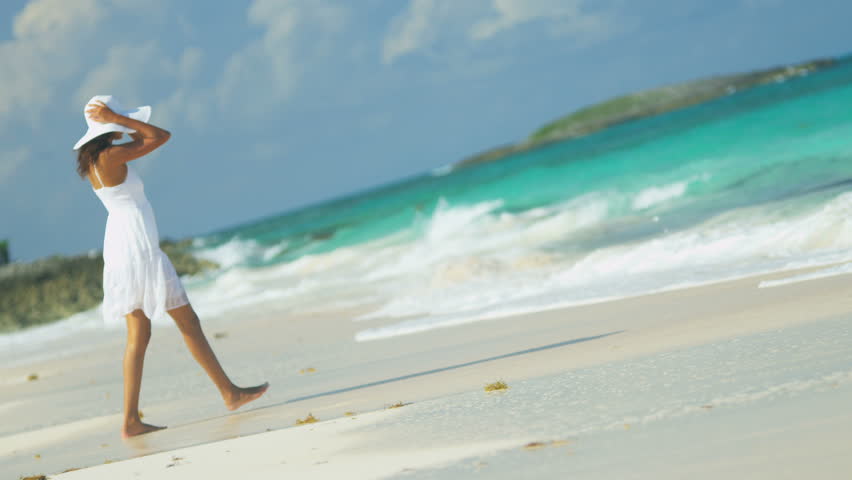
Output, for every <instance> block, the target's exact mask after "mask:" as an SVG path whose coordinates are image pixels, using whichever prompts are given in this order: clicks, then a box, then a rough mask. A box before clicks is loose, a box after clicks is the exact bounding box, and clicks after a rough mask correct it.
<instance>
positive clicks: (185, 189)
mask: <svg viewBox="0 0 852 480" xmlns="http://www.w3.org/2000/svg"><path fill="white" fill-rule="evenodd" d="M211 5H215V7H213V6H211ZM849 18H852V2H848V1H842V0H837V1H833V0H814V1H808V2H806V1H804V0H800V1H793V0H719V1H715V2H708V1H706V0H658V1H650V0H647V1H642V2H636V1H629V0H597V1H591V0H359V1H358V2H350V1H343V0H253V1H250V2H249V1H247V2H215V3H212V2H208V1H206V0H205V1H203V0H185V1H180V2H174V1H167V0H146V1H144V2H140V1H136V0H74V1H73V2H69V1H67V0H30V1H24V0H11V1H10V0H5V1H4V2H2V3H0V20H2V21H0V205H2V207H0V238H8V239H10V241H11V249H12V256H13V258H14V259H16V260H32V259H34V258H37V257H41V256H45V255H51V254H72V253H81V252H86V251H88V250H91V249H99V248H100V247H101V246H102V242H103V229H104V221H105V217H106V211H105V210H104V209H103V207H102V206H101V205H100V203H99V201H98V200H97V198H96V197H95V195H94V194H93V193H92V191H91V190H90V188H89V186H88V184H87V183H85V182H83V181H80V180H79V179H78V178H77V176H76V174H75V172H74V164H75V158H74V155H73V153H72V151H71V147H72V145H73V144H74V142H75V141H76V140H77V139H78V138H79V137H80V136H81V135H82V134H83V132H84V131H85V125H84V121H83V118H82V107H83V103H84V102H85V101H86V100H87V99H88V98H90V97H91V96H92V95H95V94H112V95H115V96H116V97H118V98H119V99H121V101H122V102H123V103H124V104H125V105H128V106H129V105H141V104H150V105H152V106H153V115H152V118H151V121H152V123H155V124H157V125H160V126H162V127H164V128H167V129H169V130H170V131H171V132H172V139H171V141H170V142H169V143H168V144H167V145H166V146H165V147H163V148H162V149H161V150H160V151H159V152H157V153H155V154H154V155H151V156H149V157H146V158H144V159H140V160H138V161H136V163H135V165H136V167H137V170H138V171H140V173H141V175H142V177H143V179H144V180H145V185H146V192H147V193H148V196H149V198H150V200H151V203H152V204H153V205H154V209H155V211H156V214H157V220H158V223H159V226H160V233H161V236H163V237H171V238H182V237H186V236H190V235H196V234H201V233H206V232H209V231H213V230H217V229H221V228H224V227H227V226H229V225H233V224H238V223H243V222H246V221H250V220H252V219H256V218H260V217H264V216H268V215H272V214H275V213H279V212H282V211H285V210H290V209H293V208H296V207H298V206H302V205H306V204H310V203H315V202H318V201H322V200H325V199H329V198H334V197H338V196H341V195H343V194H346V193H351V192H355V191H359V190H363V189H366V188H370V187H373V186H376V185H379V184H384V183H387V182H391V181H394V180H398V179H400V178H404V177H408V176H411V175H416V174H418V173H421V172H425V171H428V170H431V169H434V168H436V167H440V166H442V165H445V164H448V163H451V162H454V161H457V160H459V159H461V158H462V157H465V156H467V155H469V154H472V153H476V152H478V151H481V150H484V149H487V148H489V147H492V146H496V145H500V144H504V143H508V142H511V141H515V140H518V139H521V138H523V137H525V136H526V135H527V134H529V133H530V132H531V131H532V130H534V129H535V128H536V127H538V126H539V125H541V124H543V123H545V122H547V121H549V120H551V119H553V118H556V117H559V116H561V115H564V114H566V113H568V112H570V111H572V110H574V109H576V108H578V107H581V106H583V105H587V104H590V103H594V102H598V101H601V100H604V99H606V98H609V97H611V96H614V95H618V94H623V93H627V92H631V91H635V90H638V89H644V88H650V87H654V86H658V85H663V84H667V83H673V82H678V81H683V80H689V79H694V78H698V77H702V76H706V75H712V74H719V73H729V72H737V71H745V70H751V69H756V68H762V67H768V66H774V65H778V64H782V63H789V62H796V61H800V60H805V59H810V58H814V57H822V56H836V55H843V54H847V53H849V52H850V50H852V47H850V45H852V30H850V29H849V28H848V19H849Z"/></svg>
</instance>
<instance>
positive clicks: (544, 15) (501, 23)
mask: <svg viewBox="0 0 852 480" xmlns="http://www.w3.org/2000/svg"><path fill="white" fill-rule="evenodd" d="M491 3H492V7H493V9H494V10H495V11H496V13H497V15H496V16H493V17H489V18H486V19H483V20H480V21H478V22H476V23H475V24H474V25H472V26H471V28H470V30H469V33H470V36H471V38H473V39H474V40H486V39H489V38H491V37H493V36H494V35H497V34H498V33H500V32H503V31H506V30H510V29H512V28H514V27H517V26H519V25H522V24H525V23H529V22H533V21H537V20H541V21H546V22H547V23H548V24H549V28H550V32H551V33H552V34H553V35H554V36H559V35H569V34H593V33H595V32H597V31H599V30H600V29H603V28H604V27H605V22H604V19H603V18H602V17H600V16H598V15H595V14H591V13H584V12H583V9H582V3H583V1H582V0H492V2H491Z"/></svg>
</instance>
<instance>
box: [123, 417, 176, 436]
mask: <svg viewBox="0 0 852 480" xmlns="http://www.w3.org/2000/svg"><path fill="white" fill-rule="evenodd" d="M164 428H166V427H157V426H154V425H148V424H147V423H142V421H141V420H139V421H136V422H131V423H126V424H124V427H123V428H122V429H121V438H130V437H135V436H136V435H142V434H143V433H150V432H156V431H157V430H162V429H164Z"/></svg>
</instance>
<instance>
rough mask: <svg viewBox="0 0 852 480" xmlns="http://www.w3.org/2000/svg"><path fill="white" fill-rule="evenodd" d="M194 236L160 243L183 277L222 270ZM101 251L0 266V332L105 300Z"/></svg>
mask: <svg viewBox="0 0 852 480" xmlns="http://www.w3.org/2000/svg"><path fill="white" fill-rule="evenodd" d="M190 246H191V243H190V241H189V240H184V241H181V242H174V241H169V240H165V241H163V242H162V243H161V244H160V247H161V248H162V249H163V251H164V252H166V254H167V255H168V256H169V258H170V259H171V260H172V264H174V266H175V270H176V271H177V272H178V274H179V275H193V274H196V273H199V272H202V271H204V270H208V269H214V268H218V265H216V264H215V263H213V262H210V261H207V260H202V259H198V258H196V257H194V256H193V255H192V254H191V253H190ZM103 266H104V264H103V258H102V257H101V253H100V252H93V253H92V254H89V255H78V256H70V257H63V256H54V257H49V258H44V259H40V260H36V261H35V262H32V263H12V264H9V265H5V266H2V267H0V332H10V331H14V330H20V329H23V328H26V327H30V326H34V325H40V324H45V323H50V322H53V321H56V320H59V319H62V318H65V317H68V316H69V315H73V314H74V313H78V312H82V311H85V310H89V309H91V308H93V307H96V306H97V305H98V304H99V303H100V302H101V300H102V299H103V287H102V279H103Z"/></svg>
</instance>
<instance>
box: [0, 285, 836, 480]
mask: <svg viewBox="0 0 852 480" xmlns="http://www.w3.org/2000/svg"><path fill="white" fill-rule="evenodd" d="M791 275H793V273H791V272H788V273H780V274H773V275H763V276H759V277H752V278H747V279H742V280H736V281H730V282H725V283H720V284H716V285H709V286H703V287H695V288H689V289H683V290H677V291H671V292H666V293H659V294H654V295H647V296H642V297H636V298H632V299H623V300H617V301H611V302H606V303H601V304H596V305H588V306H582V307H575V308H567V309H561V310H553V311H548V312H540V313H534V314H527V315H523V316H518V317H510V318H504V319H499V320H491V321H483V322H478V323H473V324H469V325H464V326H458V327H453V328H446V329H439V330H434V331H430V332H424V333H419V334H415V335H410V336H403V337H397V338H393V339H390V340H377V341H369V342H355V341H354V340H353V338H354V334H355V333H356V332H357V331H359V330H362V329H363V328H364V325H359V324H355V323H353V322H351V321H350V320H349V318H351V317H352V316H353V315H355V314H356V313H357V312H340V313H339V314H335V315H330V314H323V315H315V316H309V317H295V316H288V315H287V314H286V313H280V314H278V313H275V314H271V313H267V314H265V315H264V314H258V313H257V312H244V314H245V318H241V319H239V320H234V319H231V320H229V321H224V320H216V321H211V322H209V323H208V325H207V327H206V328H207V331H208V334H209V335H210V336H212V335H213V333H215V332H227V336H225V337H224V338H220V339H218V340H215V341H213V344H214V348H215V349H216V350H217V352H218V354H219V356H220V358H221V359H222V361H223V364H224V365H225V366H226V369H227V370H228V371H229V372H231V373H232V375H233V377H234V378H235V380H236V381H238V382H239V383H241V384H251V383H255V382H259V381H262V380H269V381H270V382H271V384H272V388H271V389H270V391H269V393H268V394H267V395H266V397H265V398H263V399H262V400H260V401H258V402H257V403H256V404H254V405H250V406H249V407H248V408H247V409H246V410H245V411H241V412H237V413H233V414H227V411H226V410H225V409H224V408H223V407H222V406H221V404H220V402H219V399H218V397H217V394H216V392H215V390H214V388H213V387H212V385H210V383H209V381H208V380H207V379H206V378H205V377H204V376H202V373H201V371H200V369H199V368H198V367H197V366H196V365H195V364H194V363H193V361H192V360H191V358H190V357H189V354H188V353H187V352H186V351H185V349H184V347H183V345H182V344H181V340H180V338H179V335H178V333H177V331H176V329H174V328H161V329H157V330H155V332H154V337H153V339H152V344H151V347H150V350H149V353H148V357H147V359H146V366H145V368H146V371H145V378H144V381H143V390H142V399H141V407H142V410H143V412H144V413H145V420H146V421H149V422H151V423H154V424H165V425H169V428H168V429H167V430H164V431H161V432H156V433H153V434H150V435H146V436H143V437H139V438H137V439H133V440H130V441H127V442H122V441H121V440H120V438H119V436H118V425H119V418H120V416H119V412H120V408H121V354H122V348H123V341H122V339H121V337H120V336H112V337H107V336H104V337H98V338H97V342H98V343H97V345H94V346H92V348H91V349H89V350H85V349H84V351H82V352H78V353H74V351H72V350H71V349H73V348H74V347H75V345H77V346H79V343H78V342H82V341H85V337H82V336H78V337H69V338H68V339H67V340H64V341H63V342H64V343H62V344H61V345H59V346H53V347H52V348H66V349H69V352H71V353H69V354H67V355H64V356H62V357H60V358H46V359H43V360H36V361H34V362H29V363H27V362H25V361H21V362H17V363H16V364H14V366H12V367H8V368H6V367H4V368H3V370H2V374H0V375H2V377H0V384H2V385H3V388H2V390H0V413H2V416H3V419H4V422H3V425H2V426H0V435H2V436H0V455H2V457H0V472H2V478H18V477H19V476H27V475H36V474H45V475H48V476H49V478H59V479H69V480H72V479H78V478H79V479H95V478H104V479H107V478H109V479H117V478H140V479H145V478H151V479H154V478H156V479H160V478H182V479H188V478H198V479H201V478H203V479H217V478H222V479H224V478H234V477H236V476H239V475H247V474H251V475H264V478H284V477H289V478H343V477H345V478H393V477H405V478H418V479H419V478H467V477H473V476H476V475H488V476H489V478H507V479H509V478H655V479H658V478H686V477H689V478H714V479H715V478H719V477H721V476H729V477H732V478H773V479H777V478H849V476H850V472H852V458H850V457H849V456H848V454H847V452H848V445H849V444H850V443H852V410H850V408H849V405H850V404H852V295H850V294H849V291H850V282H852V280H850V278H852V277H849V276H848V275H842V276H836V277H831V278H821V279H814V280H810V281H805V282H801V283H793V284H788V285H779V286H775V287H772V288H758V285H759V283H760V282H761V281H765V280H773V279H779V278H786V277H789V276H791ZM393 321H395V320H390V319H389V320H388V321H387V322H388V323H392V322H393ZM371 326H375V324H372V325H371ZM307 368H313V369H315V371H314V372H312V373H311V372H302V373H300V370H302V369H307ZM31 373H37V374H38V375H39V378H38V380H35V381H27V376H28V375H29V374H31ZM497 379H502V380H504V381H506V382H507V383H508V384H509V386H510V388H509V390H508V391H505V392H502V393H485V392H484V390H483V386H484V385H485V384H486V383H487V382H491V381H494V380H497ZM397 402H403V403H409V404H408V405H405V406H403V407H401V408H394V409H386V407H387V406H390V405H392V404H395V403H397ZM347 412H355V413H356V414H355V415H354V416H346V415H345V414H346V413H347ZM308 413H312V414H313V415H314V416H315V417H317V418H318V419H319V420H320V422H319V423H315V424H309V425H302V426H294V423H295V421H296V419H298V418H304V417H306V416H307V415H308ZM531 442H540V443H541V445H538V446H537V448H525V446H526V445H528V444H530V443H531ZM105 463H106V464H105ZM72 468H80V470H75V471H71V472H68V473H62V474H60V472H63V471H65V470H68V469H72Z"/></svg>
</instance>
